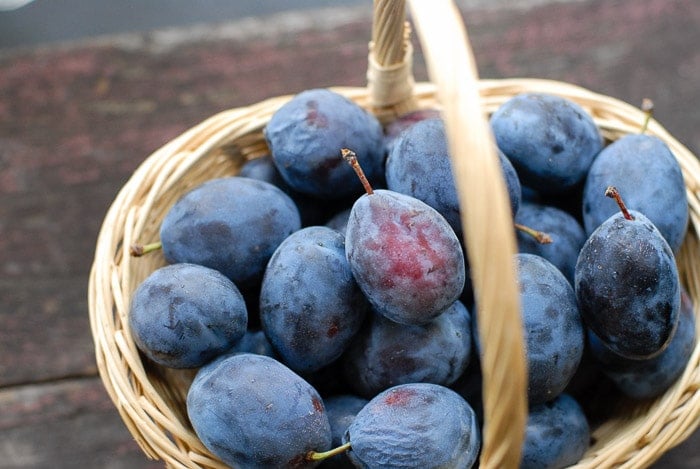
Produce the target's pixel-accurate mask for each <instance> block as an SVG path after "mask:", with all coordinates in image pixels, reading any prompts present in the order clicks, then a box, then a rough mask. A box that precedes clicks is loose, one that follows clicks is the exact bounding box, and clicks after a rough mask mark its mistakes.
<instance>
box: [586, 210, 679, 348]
mask: <svg viewBox="0 0 700 469" xmlns="http://www.w3.org/2000/svg"><path fill="white" fill-rule="evenodd" d="M627 216H629V217H630V219H628V218H626V217H627ZM574 286H575V289H576V296H577V298H578V302H579V307H580V309H581V315H582V317H583V319H584V321H585V323H586V325H587V326H588V327H589V328H590V329H591V330H592V331H593V332H594V333H595V334H596V335H597V336H598V337H599V338H600V339H601V340H602V341H603V343H604V344H605V345H606V346H607V347H609V348H610V349H611V350H612V351H613V352H615V353H617V354H618V355H622V356H623V357H627V358H633V359H641V358H651V357H653V356H655V355H658V354H659V353H661V352H662V351H663V350H664V349H665V348H666V347H667V346H668V343H669V342H670V340H671V337H672V336H673V334H674V331H675V330H676V327H677V325H678V315H679V312H680V301H681V289H680V280H679V277H678V269H677V267H676V261H675V258H674V256H673V252H672V251H671V248H670V247H669V245H668V243H667V242H666V240H665V239H664V238H663V236H662V235H661V233H659V230H658V229H657V228H656V226H654V224H653V223H652V222H651V221H650V220H649V219H648V218H647V217H646V216H644V215H643V214H641V213H640V212H637V211H636V210H630V211H629V212H626V211H625V212H620V211H619V212H618V213H616V214H614V215H612V216H611V217H610V218H608V219H607V220H606V221H604V222H603V223H602V224H601V225H600V226H599V227H598V228H597V229H596V230H595V231H594V232H593V233H592V234H591V235H590V236H589V238H588V239H587V240H586V243H585V244H584V245H583V247H582V248H581V252H580V254H579V257H578V260H577V262H576V273H575V280H574Z"/></svg>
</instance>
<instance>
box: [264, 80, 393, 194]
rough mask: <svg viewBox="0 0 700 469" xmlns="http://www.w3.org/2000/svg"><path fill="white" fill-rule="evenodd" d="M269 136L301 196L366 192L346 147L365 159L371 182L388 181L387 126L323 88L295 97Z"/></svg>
mask: <svg viewBox="0 0 700 469" xmlns="http://www.w3.org/2000/svg"><path fill="white" fill-rule="evenodd" d="M264 134H265V139H266V140H267V143H268V146H269V148H270V151H271V152H272V158H273V161H274V162H275V165H276V166H277V169H278V170H279V172H280V174H281V175H282V177H283V178H284V180H285V181H286V182H287V184H289V185H290V186H291V187H292V188H293V189H295V190H297V191H299V192H302V193H305V194H309V195H313V196H317V197H323V198H333V199H337V198H342V197H348V196H354V195H358V194H359V193H360V192H361V191H362V186H361V185H360V183H359V181H358V180H357V178H356V177H355V175H354V174H353V172H352V169H351V168H349V167H348V166H347V165H345V164H343V161H342V159H340V158H338V151H340V149H341V148H352V149H353V150H354V151H355V152H357V154H358V155H360V158H361V162H362V165H363V167H364V169H365V172H366V173H367V177H368V178H369V179H370V180H371V181H373V182H378V181H382V180H383V176H384V146H383V131H382V127H381V124H380V123H379V121H378V120H377V119H376V117H374V116H373V115H372V114H369V113H368V112H367V111H365V110H364V109H362V108H361V107H360V106H358V105H357V104H356V103H354V102H353V101H351V100H349V99H348V98H346V97H344V96H343V95H341V94H339V93H336V92H334V91H331V90H328V89H322V88H317V89H312V90H306V91H303V92H301V93H299V94H297V95H295V96H294V97H293V98H292V99H291V100H290V101H288V102H287V103H285V104H284V105H282V106H281V107H280V108H279V109H278V110H277V111H276V112H275V113H274V114H273V115H272V117H271V118H270V120H269V122H268V124H267V126H266V127H265V129H264Z"/></svg>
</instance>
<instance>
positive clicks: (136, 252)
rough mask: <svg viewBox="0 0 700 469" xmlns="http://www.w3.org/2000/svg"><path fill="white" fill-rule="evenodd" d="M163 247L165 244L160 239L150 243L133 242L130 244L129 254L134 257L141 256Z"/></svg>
mask: <svg viewBox="0 0 700 469" xmlns="http://www.w3.org/2000/svg"><path fill="white" fill-rule="evenodd" d="M162 247H163V244H162V243H161V242H160V241H156V242H155V243H150V244H136V243H135V244H132V245H131V246H129V254H131V255H132V256H133V257H141V256H143V255H146V254H148V253H149V252H152V251H157V250H158V249H161V248H162Z"/></svg>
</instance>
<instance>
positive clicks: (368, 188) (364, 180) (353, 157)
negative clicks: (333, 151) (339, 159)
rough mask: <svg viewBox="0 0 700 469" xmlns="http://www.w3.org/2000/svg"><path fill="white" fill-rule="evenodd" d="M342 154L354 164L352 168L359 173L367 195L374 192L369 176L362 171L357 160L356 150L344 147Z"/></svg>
mask: <svg viewBox="0 0 700 469" xmlns="http://www.w3.org/2000/svg"><path fill="white" fill-rule="evenodd" d="M340 154H341V155H342V156H343V159H344V160H345V161H347V162H348V163H349V164H350V166H352V169H354V170H355V173H356V174H357V177H359V178H360V182H361V183H362V187H364V188H365V192H367V195H372V194H374V190H372V186H370V184H369V181H368V180H367V176H365V172H364V171H362V168H361V167H360V163H359V162H358V161H357V155H356V154H355V152H354V151H352V150H348V149H347V148H343V149H341V150H340Z"/></svg>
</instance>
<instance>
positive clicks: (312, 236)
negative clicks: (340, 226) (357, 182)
mask: <svg viewBox="0 0 700 469" xmlns="http://www.w3.org/2000/svg"><path fill="white" fill-rule="evenodd" d="M368 309H369V303H368V302H367V300H366V299H365V297H364V295H363V294H362V291H361V290H360V288H359V287H358V285H357V283H356V282H355V279H354V277H353V275H352V272H351V270H350V266H349V265H348V261H347V259H346V258H345V238H344V236H343V235H342V234H340V233H339V232H337V231H335V230H333V229H331V228H328V227H323V226H311V227H307V228H302V229H301V230H299V231H297V232H295V233H293V234H291V235H290V236H289V237H287V239H285V240H284V241H283V242H282V243H281V244H280V246H279V247H278V248H277V250H276V251H275V253H274V254H273V255H272V257H271V258H270V261H269V263H268V265H267V269H266V271H265V276H264V277H263V281H262V288H261V290H260V321H261V324H262V329H263V330H264V331H265V335H266V336H267V338H268V339H269V340H270V343H271V344H272V346H273V348H274V349H275V351H276V352H277V353H278V354H279V356H280V357H281V359H282V361H283V362H284V363H285V364H286V365H287V366H289V367H290V368H291V369H293V370H294V371H297V372H300V373H308V372H312V371H316V370H319V369H320V368H322V367H324V366H325V365H328V364H329V363H331V362H333V361H334V360H336V359H337V358H339V357H340V355H341V354H342V353H343V351H344V350H345V349H346V348H347V346H348V345H349V343H350V340H351V339H352V337H353V336H354V335H355V334H356V333H357V331H359V330H360V327H361V326H362V322H363V320H364V318H365V315H366V313H367V311H368Z"/></svg>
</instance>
